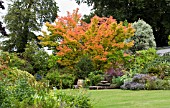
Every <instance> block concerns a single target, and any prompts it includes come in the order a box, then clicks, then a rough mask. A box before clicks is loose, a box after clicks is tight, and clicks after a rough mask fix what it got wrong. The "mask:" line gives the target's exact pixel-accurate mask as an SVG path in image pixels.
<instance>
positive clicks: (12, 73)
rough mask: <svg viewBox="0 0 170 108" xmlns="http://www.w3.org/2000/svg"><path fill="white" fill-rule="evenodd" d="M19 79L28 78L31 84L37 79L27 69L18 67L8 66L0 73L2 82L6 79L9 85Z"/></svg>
mask: <svg viewBox="0 0 170 108" xmlns="http://www.w3.org/2000/svg"><path fill="white" fill-rule="evenodd" d="M19 79H26V80H27V81H28V82H29V84H30V85H32V86H34V84H35V83H36V80H35V78H34V76H32V75H31V74H30V73H28V72H26V71H22V70H19V69H17V68H8V69H5V70H3V71H1V73H0V82H1V81H4V82H5V83H6V84H8V85H13V84H15V82H16V81H17V80H19Z"/></svg>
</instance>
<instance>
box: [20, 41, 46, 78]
mask: <svg viewBox="0 0 170 108" xmlns="http://www.w3.org/2000/svg"><path fill="white" fill-rule="evenodd" d="M48 57H49V55H48V54H47V52H45V50H44V49H42V48H39V47H38V45H37V44H36V42H35V41H34V40H32V41H31V42H29V43H28V44H27V46H26V48H25V52H23V58H24V59H25V60H26V61H28V62H29V63H30V64H31V65H32V67H33V70H34V72H32V74H33V75H34V74H36V73H38V74H40V75H44V74H46V72H47V69H48Z"/></svg>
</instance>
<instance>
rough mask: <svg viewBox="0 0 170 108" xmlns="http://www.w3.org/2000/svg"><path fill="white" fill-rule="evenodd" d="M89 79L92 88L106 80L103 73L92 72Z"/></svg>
mask: <svg viewBox="0 0 170 108" xmlns="http://www.w3.org/2000/svg"><path fill="white" fill-rule="evenodd" d="M88 79H89V81H90V86H95V85H97V84H98V83H99V82H100V81H102V80H104V74H103V72H102V71H94V72H90V74H89V75H88ZM85 83H86V82H85Z"/></svg>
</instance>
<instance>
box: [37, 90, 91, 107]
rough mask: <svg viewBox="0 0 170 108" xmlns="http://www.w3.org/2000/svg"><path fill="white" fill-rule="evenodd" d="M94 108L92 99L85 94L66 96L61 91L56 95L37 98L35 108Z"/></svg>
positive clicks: (56, 92) (56, 91)
mask: <svg viewBox="0 0 170 108" xmlns="http://www.w3.org/2000/svg"><path fill="white" fill-rule="evenodd" d="M53 107H55V108H92V104H91V102H90V99H89V98H88V97H87V96H86V95H85V94H84V93H83V92H76V95H74V94H66V93H64V92H62V91H59V90H54V93H53V94H51V95H49V94H44V96H43V97H38V96H36V97H35V103H34V108H53Z"/></svg>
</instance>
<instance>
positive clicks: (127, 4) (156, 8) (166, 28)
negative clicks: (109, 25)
mask: <svg viewBox="0 0 170 108" xmlns="http://www.w3.org/2000/svg"><path fill="white" fill-rule="evenodd" d="M76 1H77V3H81V2H84V3H87V4H88V5H92V6H93V10H94V13H93V14H94V15H95V14H96V15H98V16H106V17H109V16H113V17H114V18H116V19H117V20H118V21H123V20H125V19H127V20H128V22H131V23H132V22H134V21H137V20H138V19H139V18H140V19H143V20H144V21H146V22H147V23H148V24H149V25H151V26H152V28H153V32H154V36H155V40H156V43H157V46H165V45H167V43H168V35H169V34H170V22H169V20H170V19H169V18H170V1H169V0H76ZM90 16H91V17H92V14H91V15H90ZM86 18H89V17H87V16H86ZM89 19H90V18H89ZM86 21H87V19H86ZM88 21H89V20H88Z"/></svg>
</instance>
